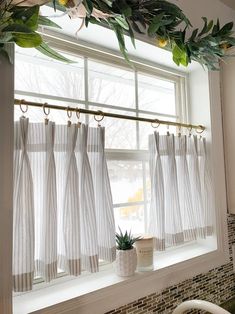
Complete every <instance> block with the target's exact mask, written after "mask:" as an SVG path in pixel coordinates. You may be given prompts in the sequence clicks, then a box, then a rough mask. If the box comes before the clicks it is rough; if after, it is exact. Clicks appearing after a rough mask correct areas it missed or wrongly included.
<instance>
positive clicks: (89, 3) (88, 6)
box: [82, 0, 93, 15]
mask: <svg viewBox="0 0 235 314" xmlns="http://www.w3.org/2000/svg"><path fill="white" fill-rule="evenodd" d="M82 3H83V4H84V6H85V8H86V10H87V12H88V13H89V15H90V14H91V13H92V11H93V3H92V1H91V0H83V1H82Z"/></svg>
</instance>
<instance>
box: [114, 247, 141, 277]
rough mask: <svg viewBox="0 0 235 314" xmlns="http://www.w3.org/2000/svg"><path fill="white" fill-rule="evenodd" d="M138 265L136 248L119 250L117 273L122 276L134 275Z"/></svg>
mask: <svg viewBox="0 0 235 314" xmlns="http://www.w3.org/2000/svg"><path fill="white" fill-rule="evenodd" d="M136 266H137V254H136V249H135V248H133V249H131V250H117V254H116V273H117V275H118V276H121V277H129V276H133V275H134V273H135V270H136Z"/></svg>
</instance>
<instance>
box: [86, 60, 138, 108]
mask: <svg viewBox="0 0 235 314" xmlns="http://www.w3.org/2000/svg"><path fill="white" fill-rule="evenodd" d="M88 70H89V72H88V73H89V81H88V86H89V101H93V102H96V103H102V104H108V105H111V106H121V107H127V108H135V81H134V72H131V71H127V70H123V69H120V68H118V67H114V66H109V65H106V64H103V63H98V62H94V61H89V62H88Z"/></svg>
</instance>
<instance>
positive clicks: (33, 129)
mask: <svg viewBox="0 0 235 314" xmlns="http://www.w3.org/2000/svg"><path fill="white" fill-rule="evenodd" d="M112 204H113V202H112V195H111V189H110V182H109V177H108V172H107V164H106V159H105V154H104V129H103V128H89V127H88V126H87V125H83V124H82V125H81V126H80V127H78V125H75V124H72V125H70V126H66V125H55V123H52V122H49V123H48V124H44V123H29V121H28V119H26V118H21V119H20V121H18V122H16V123H15V152H14V244H13V282H14V291H17V292H21V291H28V290H31V289H32V285H33V278H34V277H35V276H39V277H41V278H43V279H44V280H45V281H47V282H49V281H51V280H52V279H54V278H55V277H56V276H57V272H58V270H59V271H64V272H66V273H68V274H69V275H75V276H77V275H80V274H81V271H82V270H87V271H90V272H96V271H98V261H99V259H102V260H106V261H110V262H112V261H114V259H115V225H114V214H113V206H112Z"/></svg>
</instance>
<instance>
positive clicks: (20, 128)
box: [2, 117, 34, 292]
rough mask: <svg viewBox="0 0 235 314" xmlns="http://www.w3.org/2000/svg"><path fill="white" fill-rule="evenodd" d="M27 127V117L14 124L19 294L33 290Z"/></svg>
mask: <svg viewBox="0 0 235 314" xmlns="http://www.w3.org/2000/svg"><path fill="white" fill-rule="evenodd" d="M28 127H29V121H28V119H26V118H24V117H22V118H21V119H20V121H18V122H16V124H15V141H14V142H15V143H14V197H13V206H14V216H13V288H14V290H15V291H16V292H19V291H28V290H31V289H32V284H33V276H34V199H33V196H34V195H33V194H34V193H33V179H32V172H31V167H30V162H29V156H28V152H27V143H28ZM2 258H4V257H2Z"/></svg>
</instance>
